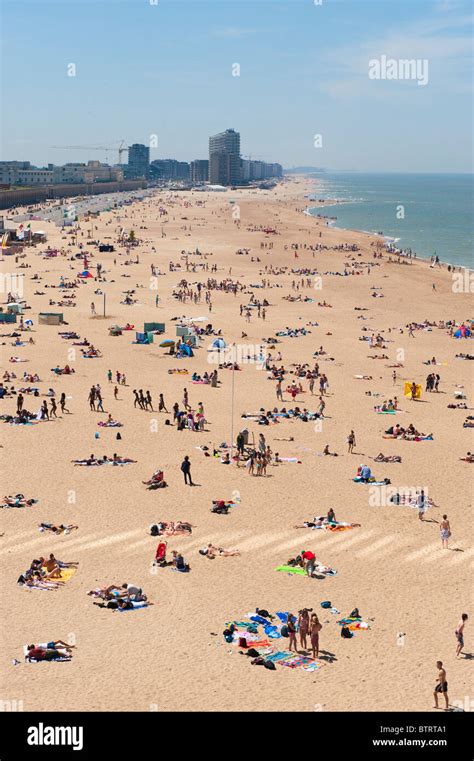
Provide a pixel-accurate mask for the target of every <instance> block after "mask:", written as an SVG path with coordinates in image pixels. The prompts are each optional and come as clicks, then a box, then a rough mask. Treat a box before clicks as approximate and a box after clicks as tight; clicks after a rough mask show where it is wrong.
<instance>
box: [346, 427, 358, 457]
mask: <svg viewBox="0 0 474 761" xmlns="http://www.w3.org/2000/svg"><path fill="white" fill-rule="evenodd" d="M355 443H356V438H355V433H354V431H351V432H350V434H349V436H348V437H347V444H348V449H347V451H348V453H349V454H352V453H353V451H354V447H355Z"/></svg>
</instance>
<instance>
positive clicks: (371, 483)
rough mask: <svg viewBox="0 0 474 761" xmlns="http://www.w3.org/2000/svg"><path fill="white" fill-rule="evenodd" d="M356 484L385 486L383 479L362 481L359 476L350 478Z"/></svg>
mask: <svg viewBox="0 0 474 761" xmlns="http://www.w3.org/2000/svg"><path fill="white" fill-rule="evenodd" d="M352 480H353V481H354V482H355V483H356V484H365V485H366V486H386V485H387V484H386V482H385V481H362V480H361V478H360V476H356V477H355V478H353V479H352Z"/></svg>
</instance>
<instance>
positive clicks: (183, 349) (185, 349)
mask: <svg viewBox="0 0 474 761" xmlns="http://www.w3.org/2000/svg"><path fill="white" fill-rule="evenodd" d="M178 357H194V352H193V350H192V349H191V347H190V346H188V345H187V344H181V346H180V347H179V352H178Z"/></svg>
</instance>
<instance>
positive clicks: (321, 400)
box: [318, 396, 326, 417]
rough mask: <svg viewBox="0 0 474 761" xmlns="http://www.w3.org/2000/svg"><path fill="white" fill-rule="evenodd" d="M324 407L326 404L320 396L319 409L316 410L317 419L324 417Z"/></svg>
mask: <svg viewBox="0 0 474 761" xmlns="http://www.w3.org/2000/svg"><path fill="white" fill-rule="evenodd" d="M325 407H326V402H325V401H324V399H323V397H322V396H320V397H319V408H318V412H319V417H324V409H325Z"/></svg>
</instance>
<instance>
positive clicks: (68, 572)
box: [43, 567, 77, 581]
mask: <svg viewBox="0 0 474 761" xmlns="http://www.w3.org/2000/svg"><path fill="white" fill-rule="evenodd" d="M43 570H44V571H45V570H46V568H44V567H43ZM76 571H77V568H61V574H60V576H53V577H52V578H51V579H49V581H69V579H70V578H71V577H72V576H74V574H75V573H76Z"/></svg>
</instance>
